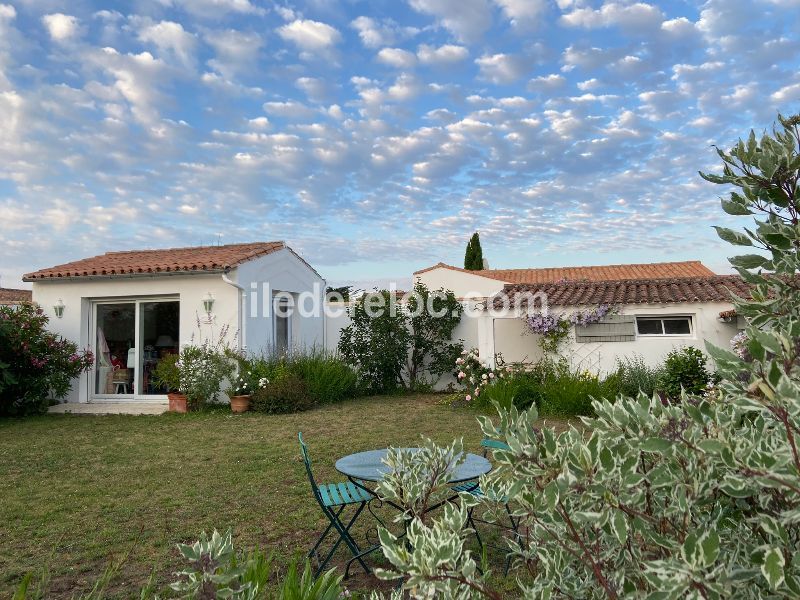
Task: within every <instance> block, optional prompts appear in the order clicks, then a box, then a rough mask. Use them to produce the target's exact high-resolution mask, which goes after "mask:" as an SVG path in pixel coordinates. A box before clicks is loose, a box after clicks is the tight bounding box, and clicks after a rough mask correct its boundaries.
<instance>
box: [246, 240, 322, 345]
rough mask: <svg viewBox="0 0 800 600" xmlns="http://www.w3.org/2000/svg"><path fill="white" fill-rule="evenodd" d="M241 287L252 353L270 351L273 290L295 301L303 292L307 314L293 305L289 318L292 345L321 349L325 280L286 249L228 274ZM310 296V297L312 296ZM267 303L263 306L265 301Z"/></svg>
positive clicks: (273, 330)
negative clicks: (283, 293)
mask: <svg viewBox="0 0 800 600" xmlns="http://www.w3.org/2000/svg"><path fill="white" fill-rule="evenodd" d="M230 278H231V280H233V281H235V282H236V283H237V284H239V285H240V286H242V287H243V288H244V292H243V294H244V299H245V302H244V304H245V310H244V312H243V315H244V317H243V319H244V324H243V327H242V330H243V331H244V343H245V345H246V346H247V350H248V352H250V353H251V354H253V353H255V354H260V353H269V352H270V351H271V349H272V348H273V346H274V343H273V339H274V332H275V323H274V312H273V311H272V310H271V306H272V302H271V299H272V297H273V294H274V293H275V292H289V293H291V294H292V297H293V298H294V300H295V302H298V300H300V299H301V297H300V294H303V293H304V292H306V293H307V294H311V295H310V296H307V299H306V302H305V312H306V313H307V315H306V316H304V315H303V314H301V310H299V309H300V307H299V306H298V307H296V308H297V310H294V311H293V313H292V317H291V325H290V335H291V341H290V343H291V346H292V347H294V348H299V349H304V348H305V349H309V348H315V347H318V348H323V347H325V346H326V342H325V315H324V311H323V302H324V299H325V280H324V279H323V278H322V277H320V275H319V274H318V273H317V272H316V271H314V269H312V268H311V267H309V266H308V265H307V264H306V263H305V262H303V261H302V260H301V259H300V258H298V256H297V255H296V254H294V252H292V251H291V250H288V249H283V250H279V251H278V252H273V253H271V254H267V255H266V256H262V257H260V258H257V259H255V260H251V261H249V262H246V263H244V264H242V265H239V267H237V268H236V270H235V271H234V272H232V273H231V275H230ZM312 296H313V297H312ZM265 300H266V301H267V302H266V305H265V302H264V301H265Z"/></svg>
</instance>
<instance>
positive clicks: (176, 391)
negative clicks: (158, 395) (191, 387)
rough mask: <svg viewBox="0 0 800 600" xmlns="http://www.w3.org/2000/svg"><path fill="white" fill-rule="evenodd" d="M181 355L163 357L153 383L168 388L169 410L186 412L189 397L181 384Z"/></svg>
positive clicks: (157, 367)
mask: <svg viewBox="0 0 800 600" xmlns="http://www.w3.org/2000/svg"><path fill="white" fill-rule="evenodd" d="M179 365H180V356H179V355H177V354H168V355H167V356H165V357H163V358H162V359H161V360H160V361H158V364H157V365H156V368H155V370H154V371H153V383H155V384H156V385H157V386H159V387H164V388H167V398H168V399H169V411H170V412H177V413H185V412H187V410H188V404H189V398H188V396H187V395H186V392H185V388H183V387H182V386H181V371H180V366H179Z"/></svg>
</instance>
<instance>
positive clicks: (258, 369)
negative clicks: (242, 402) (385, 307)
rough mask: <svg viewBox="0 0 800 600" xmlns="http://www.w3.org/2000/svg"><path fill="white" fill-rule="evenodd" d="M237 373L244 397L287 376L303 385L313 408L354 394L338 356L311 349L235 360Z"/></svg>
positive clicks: (354, 382) (354, 379)
mask: <svg viewBox="0 0 800 600" xmlns="http://www.w3.org/2000/svg"><path fill="white" fill-rule="evenodd" d="M236 362H237V365H238V367H237V370H238V372H239V374H240V375H241V374H245V375H246V377H245V382H244V384H245V385H246V386H247V389H248V390H250V391H249V392H248V393H250V394H255V393H256V392H257V390H260V389H261V388H264V387H266V386H268V385H272V384H275V383H278V382H280V381H281V380H283V379H285V378H286V377H289V376H295V377H297V378H299V379H301V380H302V381H303V383H304V384H305V386H306V388H307V390H308V394H309V395H310V396H311V399H312V401H313V403H315V404H333V403H336V402H341V401H343V400H347V399H349V398H353V397H355V396H356V394H357V391H358V390H357V383H358V380H357V376H356V374H355V371H353V369H352V368H351V367H350V366H349V365H348V364H347V363H346V362H345V361H344V360H343V359H342V358H341V357H339V356H337V355H336V354H332V353H330V352H325V351H323V350H318V349H315V348H312V349H309V350H307V351H305V352H293V353H291V354H280V355H278V354H270V355H264V356H237V357H236Z"/></svg>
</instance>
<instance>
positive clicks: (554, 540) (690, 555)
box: [381, 117, 800, 600]
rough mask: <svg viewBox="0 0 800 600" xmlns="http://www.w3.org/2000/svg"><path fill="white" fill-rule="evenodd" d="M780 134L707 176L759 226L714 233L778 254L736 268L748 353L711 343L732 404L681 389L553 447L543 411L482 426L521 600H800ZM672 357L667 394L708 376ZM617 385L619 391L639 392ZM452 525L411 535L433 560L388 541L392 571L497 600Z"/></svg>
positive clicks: (414, 582) (428, 593) (795, 238)
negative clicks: (744, 287)
mask: <svg viewBox="0 0 800 600" xmlns="http://www.w3.org/2000/svg"><path fill="white" fill-rule="evenodd" d="M781 124H782V125H783V127H784V129H783V131H776V132H775V134H774V136H773V137H770V136H764V137H762V139H761V140H760V141H757V140H756V138H755V135H753V134H751V136H750V138H749V139H748V141H747V142H742V141H740V142H739V143H738V144H737V145H736V146H735V147H734V149H733V150H732V151H731V152H730V153H726V152H722V151H720V152H719V154H720V157H721V158H722V160H723V162H724V163H725V164H724V172H723V175H704V177H705V178H706V179H708V180H709V181H713V182H716V183H725V184H733V185H734V186H737V187H738V188H740V190H741V192H738V191H735V192H733V193H732V194H731V197H730V199H729V200H725V201H723V209H724V210H726V211H727V212H728V213H730V214H734V215H741V214H751V213H752V214H755V213H760V214H763V215H765V220H763V221H757V228H756V230H755V231H749V230H745V233H737V232H733V231H731V230H720V235H721V236H722V237H723V239H726V240H728V241H730V242H731V243H733V244H735V245H739V246H743V245H750V244H752V245H753V246H759V247H761V248H762V249H763V250H764V251H765V252H766V253H767V254H768V255H769V258H766V257H758V256H756V255H747V256H745V257H734V259H732V260H731V262H732V263H733V264H734V265H735V266H737V267H738V268H739V272H740V274H741V275H742V277H743V278H744V279H746V280H747V281H748V282H749V283H751V284H752V285H753V286H754V288H753V292H752V298H750V299H746V300H745V299H737V300H736V301H735V304H736V310H737V312H740V314H743V315H746V317H747V320H748V321H749V323H750V325H749V326H748V327H747V329H746V341H744V342H743V343H744V344H745V345H746V352H741V353H740V355H737V354H734V353H733V352H730V351H728V350H724V349H720V348H715V347H713V346H709V347H708V351H709V353H710V354H711V356H712V357H713V358H714V360H715V363H716V365H717V368H718V374H719V376H720V382H719V389H720V391H721V392H722V396H723V397H724V399H725V400H724V402H722V401H720V396H719V395H717V394H707V395H706V397H698V396H691V395H687V394H686V393H683V394H678V395H677V396H675V397H673V398H672V401H671V402H669V403H667V402H662V400H661V399H660V398H659V397H658V396H650V397H648V396H647V395H645V394H640V395H639V396H638V397H637V398H629V397H620V398H618V399H617V401H616V402H615V403H612V402H610V401H609V400H602V401H600V400H598V401H595V402H594V403H593V404H592V409H593V411H594V413H595V416H594V417H593V418H585V419H584V424H585V426H586V431H579V430H577V429H575V428H572V429H570V430H568V431H565V432H563V433H560V434H556V433H555V432H553V431H551V430H550V429H547V428H541V429H537V428H535V427H534V424H535V423H536V421H537V420H538V413H537V411H536V409H535V408H531V409H529V410H528V411H524V412H518V411H517V409H516V408H514V407H512V408H511V409H510V410H500V415H499V422H498V423H495V422H492V421H491V420H489V419H487V418H480V419H479V420H480V422H481V429H482V431H483V433H484V435H485V436H487V437H489V438H491V439H496V440H498V441H502V442H504V443H505V444H506V445H507V446H508V449H507V450H497V451H495V452H494V461H495V469H493V471H492V472H491V473H490V474H489V475H487V476H485V477H483V478H482V479H481V489H482V490H483V492H484V494H485V495H486V497H492V496H493V497H503V498H506V499H507V500H508V502H509V505H510V506H511V507H512V512H513V514H514V515H515V516H516V517H517V519H519V521H520V525H521V529H522V531H524V532H525V536H524V537H522V538H520V539H519V540H511V541H510V542H509V549H510V551H511V553H512V555H513V557H514V561H515V565H517V566H518V567H524V569H525V572H526V573H531V574H533V575H534V576H533V577H520V578H519V579H518V580H517V583H518V585H519V588H520V594H519V595H520V596H522V597H525V598H552V597H564V598H578V597H580V598H587V597H588V598H599V597H606V598H614V599H616V598H620V597H623V596H630V597H637V598H753V599H755V598H766V597H769V598H778V597H799V596H800V559H798V556H799V555H798V552H797V549H798V548H800V448H799V447H798V444H799V443H800V293H798V292H799V291H800V290H798V285H800V278H799V277H798V271H800V264H799V263H798V253H799V252H800V227H798V224H799V220H798V217H799V216H800V211H798V198H797V196H796V194H797V190H798V187H797V186H798V181H799V180H800V156H799V155H798V150H799V149H800V133H799V132H798V125H800V117H794V118H792V119H781ZM750 268H763V269H769V271H770V272H768V273H763V272H759V273H751V272H749V271H748V269H750ZM671 358H672V359H673V360H672V361H668V363H669V364H668V365H667V367H666V369H667V372H668V374H669V377H673V379H670V380H668V382H669V384H670V385H673V384H674V383H675V382H677V381H679V380H684V381H688V382H690V383H693V384H695V387H694V389H695V390H698V391H699V388H700V387H701V386H700V382H701V380H702V378H703V377H702V375H703V374H704V373H705V374H706V375H707V373H706V372H705V360H704V359H703V358H702V356H701V355H698V351H697V350H694V351H688V352H682V353H677V354H675V355H674V356H673V357H671ZM701 367H702V368H701ZM616 378H617V385H618V386H620V387H622V386H627V385H629V380H630V379H633V377H628V376H627V375H625V374H623V375H619V374H618V375H617V377H616ZM682 378H683V379H682ZM643 379H648V380H649V379H650V376H649V375H648V376H647V377H646V378H643ZM684 387H686V386H684ZM672 392H673V393H674V392H675V388H674V387H673V388H672ZM419 468H420V469H422V470H424V468H423V467H419ZM418 487H424V486H418ZM463 500H464V501H466V502H473V501H474V500H473V499H471V498H469V497H464V498H463ZM411 501H413V498H407V502H411ZM462 511H463V509H462ZM454 512H455V509H451V510H450V512H449V513H448V514H447V515H445V516H444V517H442V518H441V519H439V520H438V521H434V522H433V523H432V524H426V523H423V522H422V521H421V520H420V519H415V520H414V522H413V523H412V524H411V525H410V526H409V532H413V535H414V537H413V541H412V544H420V545H423V546H424V547H425V548H426V553H425V554H426V555H427V556H426V555H422V554H417V553H414V552H409V551H408V550H407V547H406V544H405V543H404V541H402V540H397V539H395V538H393V537H392V536H390V535H388V534H387V533H386V532H381V543H382V544H383V546H384V553H385V555H386V556H387V557H388V558H389V560H390V561H391V563H392V565H393V567H394V569H395V572H390V573H384V574H383V575H384V576H386V577H397V576H398V575H402V576H403V577H404V578H405V579H404V581H403V588H404V589H405V590H406V591H407V593H408V594H409V595H410V596H411V597H412V598H431V597H434V596H435V597H437V598H444V599H451V598H452V599H454V598H459V599H460V598H473V597H475V598H477V597H480V598H491V599H498V600H499V599H500V598H502V597H504V595H503V594H501V593H500V592H498V591H497V590H494V589H493V588H492V587H491V585H490V583H489V582H490V580H489V579H488V578H487V577H486V575H485V574H481V573H478V572H476V569H475V568H474V565H473V564H472V561H471V557H470V556H469V555H468V554H467V553H466V552H465V551H464V543H465V541H466V539H467V536H468V531H467V530H465V528H464V519H463V518H458V516H457V515H455V514H454ZM409 539H411V533H409ZM430 556H435V557H436V560H435V561H432V560H430V558H429V557H430Z"/></svg>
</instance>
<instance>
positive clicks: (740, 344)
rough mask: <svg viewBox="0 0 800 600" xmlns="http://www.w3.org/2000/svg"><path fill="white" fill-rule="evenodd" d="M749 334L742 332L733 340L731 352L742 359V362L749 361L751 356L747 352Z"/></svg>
mask: <svg viewBox="0 0 800 600" xmlns="http://www.w3.org/2000/svg"><path fill="white" fill-rule="evenodd" d="M747 340H748V337H747V334H746V333H745V332H744V331H740V332H739V333H737V334H736V335H735V336H733V338H732V339H731V350H733V353H734V354H735V355H736V356H738V357H739V358H741V359H742V360H745V361H746V360H749V358H748V357H749V356H750V354H749V353H748V352H747Z"/></svg>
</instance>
